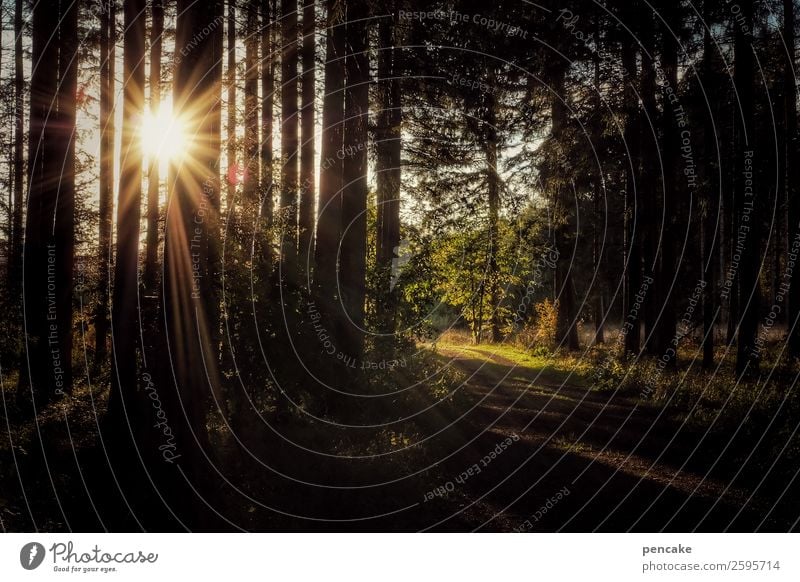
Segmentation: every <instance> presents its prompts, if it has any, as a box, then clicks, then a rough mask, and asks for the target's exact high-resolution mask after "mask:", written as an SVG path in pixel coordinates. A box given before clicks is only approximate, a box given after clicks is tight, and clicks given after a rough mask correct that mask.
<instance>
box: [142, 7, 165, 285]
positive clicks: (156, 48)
mask: <svg viewBox="0 0 800 582" xmlns="http://www.w3.org/2000/svg"><path fill="white" fill-rule="evenodd" d="M150 13H151V15H152V24H151V28H150V113H151V115H153V116H155V115H157V114H158V110H159V108H160V107H161V41H162V38H161V37H162V36H163V34H164V6H163V5H162V0H152V1H151V3H150ZM159 162H160V160H159V159H158V156H155V155H154V156H152V159H151V160H150V167H149V168H148V178H147V255H146V257H145V263H144V288H145V290H146V291H147V293H148V295H149V294H151V293H153V292H154V291H155V289H156V276H157V273H158V217H159V192H160V185H161V176H160V175H159Z"/></svg>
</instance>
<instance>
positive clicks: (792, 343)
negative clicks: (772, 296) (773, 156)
mask: <svg viewBox="0 0 800 582" xmlns="http://www.w3.org/2000/svg"><path fill="white" fill-rule="evenodd" d="M794 25H795V11H794V2H793V0H784V1H783V41H784V42H785V43H786V54H785V55H784V59H785V60H784V65H783V84H784V89H783V91H784V93H783V98H784V115H785V116H786V123H785V131H786V150H785V151H786V153H785V156H786V176H785V184H786V197H787V199H788V216H787V229H786V230H787V232H788V234H789V237H790V239H789V241H788V247H787V248H791V245H792V242H793V240H794V237H796V236H800V191H798V190H800V184H798V183H797V180H798V177H800V176H798V167H797V165H798V164H800V151H798V148H799V147H800V143H798V136H797V82H796V80H795V62H794V54H795V33H794ZM789 308H790V310H791V311H790V312H789V317H788V318H787V322H788V327H789V329H790V330H792V328H794V329H793V331H790V333H789V338H788V344H789V354H790V355H791V356H792V357H795V358H797V357H800V322H799V321H798V317H800V281H797V280H795V281H793V282H792V283H791V286H790V287H789Z"/></svg>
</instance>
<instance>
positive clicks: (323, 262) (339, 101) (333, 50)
mask: <svg viewBox="0 0 800 582" xmlns="http://www.w3.org/2000/svg"><path fill="white" fill-rule="evenodd" d="M344 11H345V7H344V0H328V2H327V15H328V16H327V19H328V20H327V34H326V39H327V40H326V47H325V51H326V56H325V92H324V96H323V109H322V151H321V154H320V155H321V160H322V161H321V163H320V177H319V202H318V214H317V237H316V245H315V247H314V286H315V288H316V295H317V297H318V299H319V300H320V301H321V302H322V303H323V307H324V309H326V310H327V312H328V313H329V314H330V313H332V310H333V309H334V306H335V305H336V300H337V297H338V292H337V281H336V264H337V249H338V247H339V235H340V233H341V223H342V185H343V184H342V165H343V160H342V157H341V154H340V152H341V151H342V147H343V145H344V141H343V139H344V133H343V129H344V127H343V121H344V81H345V58H344V51H345V26H344Z"/></svg>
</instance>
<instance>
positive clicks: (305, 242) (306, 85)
mask: <svg viewBox="0 0 800 582" xmlns="http://www.w3.org/2000/svg"><path fill="white" fill-rule="evenodd" d="M315 24H316V2H315V1H314V0H305V6H304V7H303V54H302V65H303V78H302V110H301V118H300V125H301V129H302V132H303V133H302V140H301V145H300V164H301V166H300V207H299V214H300V216H299V229H298V258H299V267H300V268H301V269H302V272H303V273H304V275H303V278H304V279H307V278H308V275H309V274H310V266H311V263H312V262H313V261H312V258H313V248H312V246H313V241H314V192H315V191H316V177H315V173H316V172H315V168H314V156H315V155H316V154H315V144H314V140H315V137H314V133H315V127H314V124H315V121H314V117H315V116H314V100H315V96H316V83H315V75H316V68H315V67H316V62H315V61H316V59H315V55H316V46H317V45H316V26H315Z"/></svg>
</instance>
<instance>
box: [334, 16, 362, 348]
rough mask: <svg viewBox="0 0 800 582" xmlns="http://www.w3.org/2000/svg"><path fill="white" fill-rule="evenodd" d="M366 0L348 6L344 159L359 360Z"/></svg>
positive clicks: (346, 243)
mask: <svg viewBox="0 0 800 582" xmlns="http://www.w3.org/2000/svg"><path fill="white" fill-rule="evenodd" d="M368 16H369V8H368V6H367V4H366V1H365V0H350V1H348V2H347V49H346V52H345V55H346V59H345V74H346V77H345V79H346V80H345V113H344V146H343V150H342V157H344V165H343V168H342V183H343V184H342V225H341V228H342V235H341V245H340V249H339V253H340V256H339V284H340V285H341V293H342V305H343V306H344V310H345V314H346V317H347V324H345V329H346V330H347V331H346V332H345V339H344V344H345V345H344V347H343V349H344V350H345V352H346V353H348V355H350V356H352V357H353V358H356V359H359V358H361V356H362V353H363V350H364V334H363V328H364V298H365V293H366V260H367V190H368V184H367V140H368V131H367V128H368V125H369V118H368V114H369V55H368V53H367V49H368V46H367V25H366V19H367V17H368Z"/></svg>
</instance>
